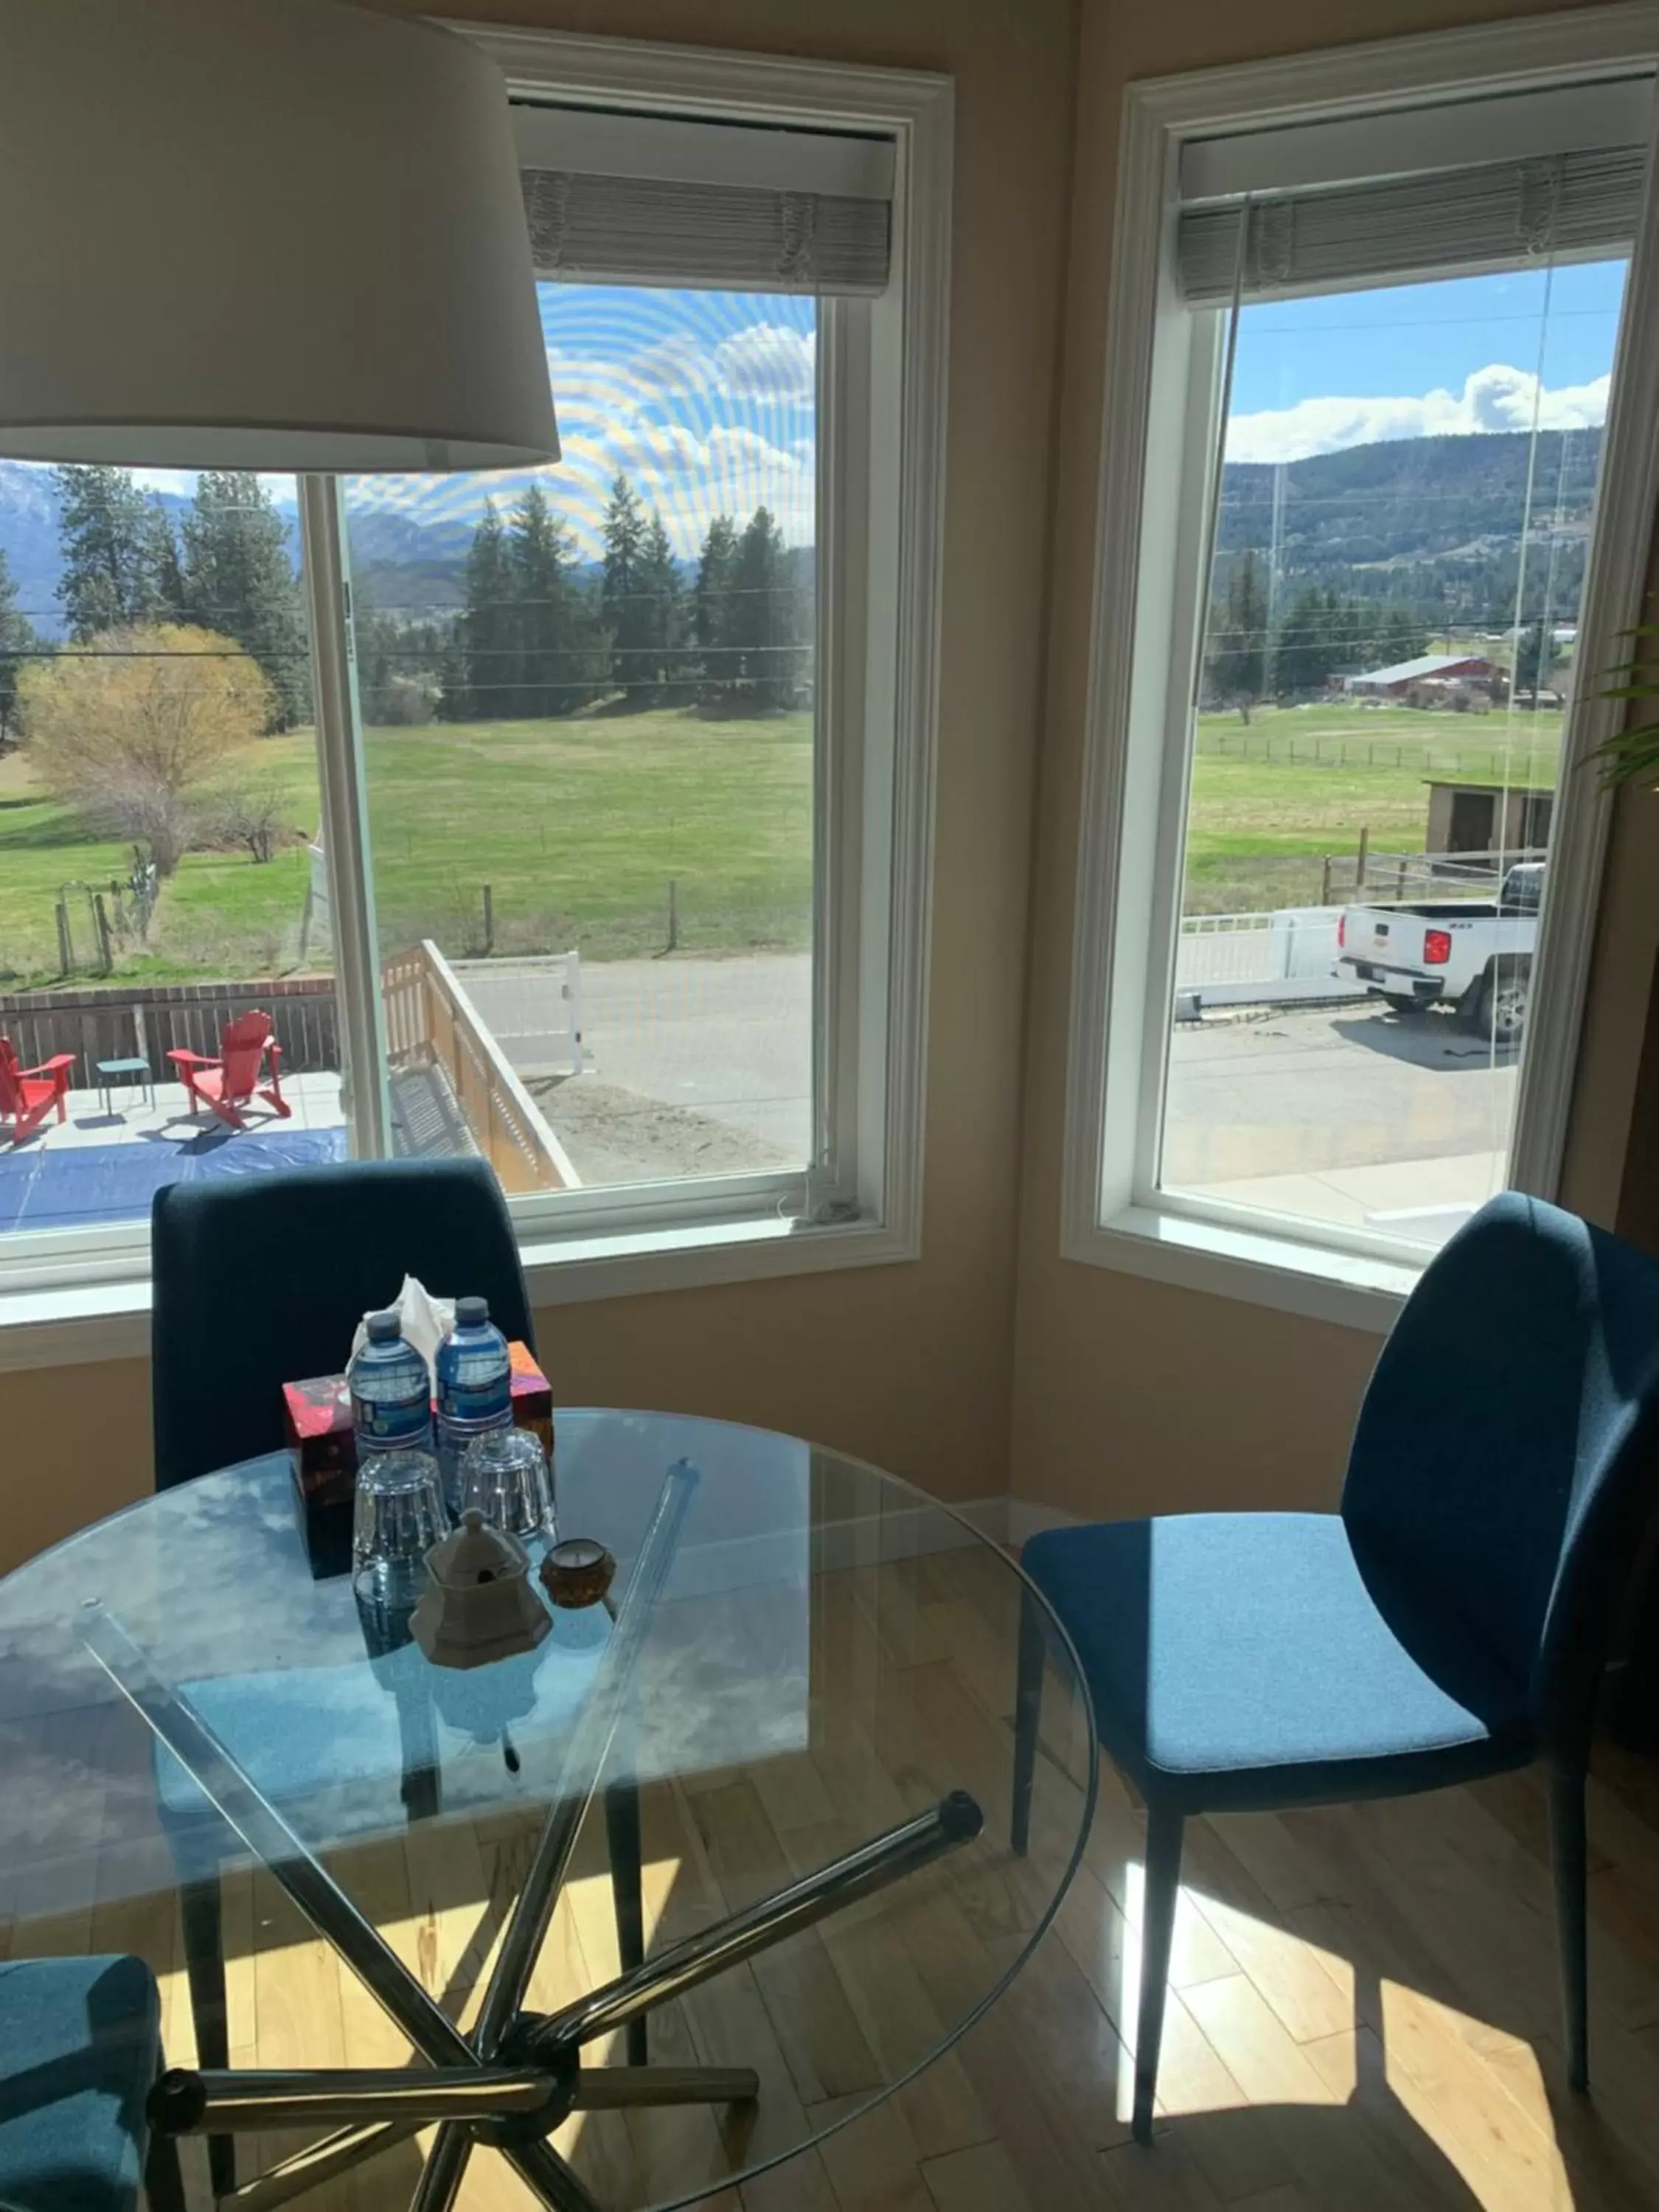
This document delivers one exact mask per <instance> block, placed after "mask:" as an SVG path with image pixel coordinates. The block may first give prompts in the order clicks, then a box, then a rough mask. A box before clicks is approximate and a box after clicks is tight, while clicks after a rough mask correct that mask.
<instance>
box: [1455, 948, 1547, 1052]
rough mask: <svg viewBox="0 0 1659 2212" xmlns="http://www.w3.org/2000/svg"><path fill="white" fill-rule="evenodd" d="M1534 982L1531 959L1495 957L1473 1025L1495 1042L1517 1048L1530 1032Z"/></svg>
mask: <svg viewBox="0 0 1659 2212" xmlns="http://www.w3.org/2000/svg"><path fill="white" fill-rule="evenodd" d="M1531 983H1532V963H1531V962H1530V961H1528V960H1495V961H1494V962H1493V963H1492V966H1491V967H1490V968H1489V969H1487V970H1486V976H1485V978H1484V980H1483V981H1482V982H1481V985H1480V991H1479V994H1477V996H1476V998H1475V1002H1474V1013H1473V1017H1472V1019H1471V1022H1470V1027H1471V1028H1472V1029H1474V1031H1475V1033H1476V1034H1477V1035H1478V1036H1483V1037H1489V1038H1490V1039H1491V1040H1492V1043H1493V1044H1498V1045H1504V1046H1506V1047H1508V1048H1510V1049H1511V1050H1518V1049H1519V1048H1520V1044H1521V1041H1522V1038H1523V1037H1524V1036H1525V1035H1526V1033H1527V999H1528V992H1529V990H1530V988H1531Z"/></svg>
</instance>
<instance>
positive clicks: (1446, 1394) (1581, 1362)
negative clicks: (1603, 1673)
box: [1342, 1194, 1659, 1756]
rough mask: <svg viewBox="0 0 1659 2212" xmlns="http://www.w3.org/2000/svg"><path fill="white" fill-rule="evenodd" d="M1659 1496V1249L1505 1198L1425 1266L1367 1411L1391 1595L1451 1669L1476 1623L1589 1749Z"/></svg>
mask: <svg viewBox="0 0 1659 2212" xmlns="http://www.w3.org/2000/svg"><path fill="white" fill-rule="evenodd" d="M1656 1500H1659V1265H1656V1264H1655V1263H1654V1262H1653V1261H1650V1260H1649V1259H1647V1258H1646V1257H1645V1256H1644V1255H1643V1254H1642V1253H1640V1252H1638V1251H1636V1250H1635V1249H1633V1248H1632V1246H1630V1245H1628V1244H1626V1243H1621V1242H1620V1239H1619V1238H1618V1237H1610V1236H1608V1235H1607V1233H1606V1232H1605V1231H1601V1230H1598V1229H1593V1228H1591V1227H1589V1225H1588V1224H1586V1223H1584V1222H1583V1221H1580V1220H1579V1219H1578V1218H1577V1217H1576V1216H1575V1215H1573V1214H1571V1213H1564V1212H1562V1211H1561V1210H1560V1209H1559V1207H1557V1206H1546V1205H1544V1204H1542V1203H1541V1201H1539V1200H1535V1199H1527V1198H1522V1197H1520V1196H1518V1195H1516V1194H1507V1195H1505V1196H1504V1197H1502V1198H1497V1199H1494V1200H1492V1203H1491V1204H1490V1205H1488V1206H1484V1207H1483V1208H1482V1209H1481V1211H1480V1212H1479V1213H1478V1214H1477V1215H1476V1216H1475V1218H1474V1220H1473V1221H1471V1222H1470V1223H1469V1224H1468V1226H1467V1227H1466V1228H1464V1229H1463V1230H1462V1231H1459V1233H1458V1234H1457V1235H1456V1236H1455V1237H1454V1238H1453V1239H1452V1240H1451V1242H1450V1243H1449V1244H1448V1245H1447V1246H1446V1248H1445V1249H1444V1251H1443V1252H1442V1253H1441V1254H1440V1255H1438V1256H1437V1258H1436V1259H1435V1260H1434V1261H1433V1262H1432V1263H1431V1266H1430V1267H1428V1268H1427V1269H1426V1270H1425V1273H1424V1275H1423V1278H1422V1279H1421V1281H1420V1282H1419V1285H1418V1286H1417V1288H1416V1290H1415V1291H1413V1293H1412V1295H1411V1297H1410V1298H1409V1299H1408V1300H1407V1304H1406V1308H1405V1310H1404V1311H1403V1312H1402V1313H1401V1316H1400V1319H1399V1321H1398V1322H1397V1323H1396V1324H1395V1329H1394V1332H1393V1334H1392V1335H1391V1336H1390V1337H1389V1341H1388V1343H1387V1345H1386V1346H1385V1347H1384V1349H1383V1356H1382V1358H1381V1359H1380V1360H1379V1361H1378V1363H1377V1367H1376V1373H1375V1375H1374V1376H1372V1378H1371V1383H1370V1389H1369V1390H1368V1391H1367V1393H1366V1395H1365V1402H1364V1407H1362V1409H1361V1412H1360V1416H1359V1423H1358V1428H1357V1429H1356V1431H1355V1433H1354V1440H1353V1449H1352V1455H1351V1457H1350V1460H1349V1463H1348V1474H1347V1480H1346V1484H1345V1486H1344V1488H1343V1493H1342V1515H1343V1518H1344V1520H1345V1521H1346V1523H1347V1524H1348V1528H1349V1531H1350V1534H1351V1535H1352V1540H1353V1544H1354V1551H1355V1555H1356V1558H1357V1559H1358V1561H1359V1564H1360V1566H1361V1570H1362V1571H1363V1572H1364V1574H1365V1576H1366V1579H1367V1582H1368V1583H1369V1584H1370V1586H1371V1588H1372V1593H1373V1595H1376V1596H1377V1597H1378V1601H1379V1603H1381V1604H1382V1605H1383V1610H1384V1611H1385V1612H1386V1613H1388V1614H1389V1618H1390V1620H1392V1621H1393V1622H1394V1624H1395V1628H1396V1632H1402V1633H1403V1634H1404V1635H1405V1638H1406V1640H1407V1642H1408V1644H1410V1645H1411V1648H1413V1650H1415V1651H1416V1652H1417V1654H1418V1656H1419V1657H1424V1656H1425V1652H1426V1653H1431V1654H1433V1655H1437V1656H1440V1657H1442V1658H1446V1657H1447V1656H1448V1655H1451V1656H1450V1657H1449V1664H1448V1667H1447V1668H1445V1669H1443V1671H1450V1672H1452V1673H1455V1671H1456V1670H1455V1644H1456V1642H1457V1639H1458V1638H1460V1637H1461V1638H1463V1639H1465V1641H1466V1643H1467V1640H1468V1639H1469V1638H1474V1640H1475V1642H1476V1643H1477V1644H1479V1646H1480V1649H1481V1650H1483V1651H1484V1653H1486V1655H1489V1656H1491V1657H1492V1658H1494V1659H1496V1660H1497V1662H1498V1665H1499V1666H1500V1668H1501V1669H1502V1671H1503V1673H1504V1674H1505V1675H1506V1676H1507V1677H1508V1679H1509V1680H1510V1682H1511V1683H1512V1684H1514V1685H1515V1686H1516V1688H1517V1689H1519V1690H1521V1691H1522V1692H1523V1693H1524V1697H1525V1701H1526V1705H1527V1707H1528V1710H1529V1711H1530V1714H1531V1717H1532V1718H1533V1721H1534V1724H1535V1726H1536V1727H1537V1729H1538V1730H1539V1731H1540V1735H1541V1739H1542V1741H1543V1742H1544V1743H1545V1745H1546V1746H1547V1747H1549V1748H1551V1749H1553V1750H1556V1751H1558V1752H1562V1753H1566V1754H1568V1755H1571V1756H1578V1755H1580V1754H1582V1752H1583V1747H1584V1745H1585V1744H1586V1743H1587V1741H1588V1737H1589V1726H1590V1722H1591V1718H1592V1709H1593V1705H1594V1700H1595V1692H1596V1687H1597V1683H1598V1680H1599V1674H1600V1668H1601V1660H1602V1656H1603V1653H1604V1649H1605V1644H1606V1639H1607V1632H1608V1630H1609V1627H1610V1626H1611V1620H1612V1616H1613V1613H1614V1611H1615V1609H1616V1607H1617V1604H1618V1601H1619V1598H1620V1594H1621V1591H1622V1589H1623V1587H1624V1585H1625V1583H1626V1580H1627V1578H1628V1575H1629V1571H1630V1569H1631V1566H1632V1557H1633V1553H1634V1550H1635V1547H1636V1544H1637V1541H1638V1536H1639V1534H1640V1531H1641V1530H1642V1528H1643V1527H1644V1524H1645V1521H1646V1518H1647V1516H1648V1515H1649V1514H1650V1513H1651V1511H1652V1510H1653V1508H1654V1504H1655V1503H1656ZM1428 1663H1433V1661H1432V1659H1430V1661H1429V1662H1428Z"/></svg>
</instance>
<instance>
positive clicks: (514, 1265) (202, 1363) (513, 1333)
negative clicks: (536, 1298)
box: [150, 1160, 536, 1490]
mask: <svg viewBox="0 0 1659 2212" xmlns="http://www.w3.org/2000/svg"><path fill="white" fill-rule="evenodd" d="M150 1236H151V1268H152V1272H153V1277H154V1282H155V1311H154V1316H153V1318H152V1321H151V1325H150V1363H151V1384H150V1387H151V1390H152V1393H153V1397H152V1417H153V1420H154V1425H155V1486H156V1488H157V1489H158V1490H166V1489H168V1488H170V1487H171V1486H172V1485H173V1484H174V1483H175V1482H186V1481H188V1480H190V1478H191V1476H192V1475H197V1474H209V1473H210V1471H211V1470H212V1469H213V1468H220V1467H234V1466H235V1465H236V1463H237V1462H239V1461H240V1460H245V1459H252V1458H254V1457H255V1456H256V1455H258V1454H259V1453H261V1452H270V1451H280V1450H281V1449H282V1446H283V1399H282V1386H283V1383H293V1382H296V1381H298V1380H299V1379H301V1377H303V1376H308V1375H332V1374H336V1373H337V1372H338V1370H339V1368H340V1366H341V1364H342V1363H343V1360H344V1358H345V1355H346V1352H347V1351H348V1349H349V1346H350V1343H351V1338H352V1333H353V1331H354V1330H355V1329H356V1326H357V1324H358V1322H360V1321H361V1320H362V1317H363V1316H364V1314H365V1313H368V1312H369V1311H370V1310H372V1309H373V1308H374V1307H375V1306H383V1305H385V1304H386V1303H387V1301H388V1300H389V1299H392V1298H394V1297H396V1296H397V1295H398V1291H399V1290H400V1289H401V1288H402V1285H403V1279H404V1276H405V1275H406V1274H410V1275H418V1276H419V1278H420V1279H421V1280H422V1282H423V1283H425V1284H426V1285H427V1286H428V1289H430V1290H433V1291H440V1292H442V1293H443V1294H444V1295H446V1296H450V1297H453V1296H456V1295H458V1294H459V1293H460V1292H461V1291H463V1290H465V1292H466V1293H467V1294H468V1295H471V1294H472V1293H474V1292H476V1293H477V1295H478V1296H480V1297H486V1298H488V1299H489V1311H490V1316H491V1318H492V1320H494V1322H495V1325H496V1326H497V1328H500V1329H501V1331H502V1332H503V1334H506V1335H507V1336H508V1337H515V1338H517V1339H518V1340H519V1341H520V1343H523V1344H527V1345H529V1346H531V1347H532V1350H533V1348H534V1346H535V1342H536V1338H535V1333H534V1329H533V1328H532V1322H531V1318H530V1301H529V1298H528V1297H527V1296H526V1292H525V1282H524V1271H523V1269H522V1268H521V1267H520V1265H519V1249H518V1246H517V1244H516V1243H515V1242H514V1241H513V1227H512V1224H511V1223H510V1222H509V1221H508V1219H507V1206H506V1205H505V1203H504V1201H503V1200H502V1198H501V1191H500V1188H498V1186H497V1184H496V1182H495V1176H493V1175H492V1174H491V1172H490V1170H489V1167H488V1165H487V1164H485V1162H483V1160H376V1161H353V1162H351V1163H349V1164H339V1165H337V1166H329V1167H319V1168H295V1169H294V1170H290V1171H289V1172H288V1173H286V1174H277V1175H268V1176H235V1177H227V1178H226V1179H225V1180H224V1181H222V1182H217V1181H214V1180H212V1179H211V1178H208V1177H204V1178H203V1180H202V1181H201V1182H180V1183H173V1184H171V1185H169V1187H168V1188H166V1189H165V1190H161V1191H158V1192H157V1193H156V1194H155V1207H154V1210H153V1212H152V1213H151V1217H150Z"/></svg>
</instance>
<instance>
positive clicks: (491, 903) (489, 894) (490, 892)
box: [483, 884, 495, 953]
mask: <svg viewBox="0 0 1659 2212" xmlns="http://www.w3.org/2000/svg"><path fill="white" fill-rule="evenodd" d="M483 909H484V951H486V952H487V953H489V952H493V951H495V890H494V888H493V886H492V885H490V884H485V885H484V887H483Z"/></svg>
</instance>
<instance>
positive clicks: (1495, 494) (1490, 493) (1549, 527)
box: [1217, 428, 1602, 628]
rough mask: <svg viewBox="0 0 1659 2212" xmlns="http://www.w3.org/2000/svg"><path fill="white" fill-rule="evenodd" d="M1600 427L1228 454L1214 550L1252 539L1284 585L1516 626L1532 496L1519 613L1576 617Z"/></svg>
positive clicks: (1227, 554) (1238, 549)
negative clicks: (1281, 457)
mask: <svg viewBox="0 0 1659 2212" xmlns="http://www.w3.org/2000/svg"><path fill="white" fill-rule="evenodd" d="M1601 435H1602V434H1601V430H1600V429H1599V428H1592V429H1578V430H1545V431H1541V432H1540V433H1539V435H1538V437H1537V439H1536V441H1534V439H1533V437H1532V436H1531V435H1530V434H1529V433H1528V432H1526V431H1506V432H1498V433H1495V434H1492V435H1471V436H1462V437H1449V438H1447V437H1442V438H1400V439H1395V440H1391V441H1389V442H1388V443H1386V444H1379V445H1371V446H1351V447H1347V448H1346V450H1345V451H1343V452H1341V453H1316V454H1312V455H1310V457H1309V458H1308V459H1305V460H1299V461H1288V462H1285V463H1272V462H1262V461H1248V462H1246V461H1235V462H1230V463H1229V464H1228V465H1227V467H1226V468H1225V471H1223V479H1222V493H1221V501H1222V504H1221V514H1220V518H1219V528H1218V533H1217V550H1218V555H1219V556H1220V560H1221V562H1222V566H1223V569H1224V574H1225V568H1226V567H1227V566H1228V564H1230V562H1231V561H1232V560H1234V559H1237V557H1238V556H1240V555H1241V554H1242V553H1243V552H1244V551H1245V550H1247V549H1251V550H1255V552H1256V553H1257V554H1258V555H1260V556H1263V557H1264V558H1266V559H1267V561H1269V562H1270V563H1271V564H1272V565H1273V567H1274V568H1276V570H1277V573H1278V576H1279V580H1280V584H1281V586H1291V588H1295V587H1296V586H1301V585H1306V584H1315V585H1317V586H1320V587H1321V588H1322V589H1323V588H1327V587H1328V588H1331V589H1334V590H1336V591H1338V592H1341V593H1343V594H1344V595H1346V596H1358V597H1361V598H1367V599H1387V600H1389V601H1392V602H1394V603H1395V604H1396V605H1401V606H1404V607H1407V608H1409V609H1410V610H1411V611H1412V612H1413V614H1416V615H1418V616H1420V617H1422V618H1423V619H1424V620H1425V622H1428V623H1430V624H1431V626H1437V624H1438V623H1440V622H1442V621H1443V620H1448V621H1451V622H1455V623H1458V624H1460V625H1461V624H1468V625H1471V626H1474V627H1476V628H1484V627H1492V628H1498V627H1503V626H1505V625H1507V624H1508V623H1510V622H1512V621H1513V620H1514V618H1515V617H1514V604H1515V590H1516V577H1517V569H1518V566H1519V557H1520V552H1521V544H1522V535H1523V532H1525V523H1526V517H1527V514H1528V500H1530V503H1531V507H1530V511H1531V515H1532V526H1531V529H1530V531H1529V532H1525V534H1526V535H1527V537H1528V556H1527V572H1526V593H1525V597H1526V601H1527V605H1526V609H1525V612H1526V615H1527V617H1528V619H1531V618H1533V617H1535V616H1536V615H1538V614H1540V613H1541V612H1543V611H1545V602H1546V600H1547V601H1548V603H1549V611H1551V612H1552V613H1554V614H1557V615H1563V616H1565V617H1566V618H1567V619H1571V614H1572V613H1573V612H1574V611H1576V610H1577V605H1578V600H1579V596H1580V592H1581V590H1582V586H1583V572H1584V560H1585V555H1586V552H1587V550H1588V548H1589V530H1590V521H1591V517H1592V513H1593V510H1594V507H1595V482H1596V472H1597V470H1598V469H1599V467H1600V465H1601Z"/></svg>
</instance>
